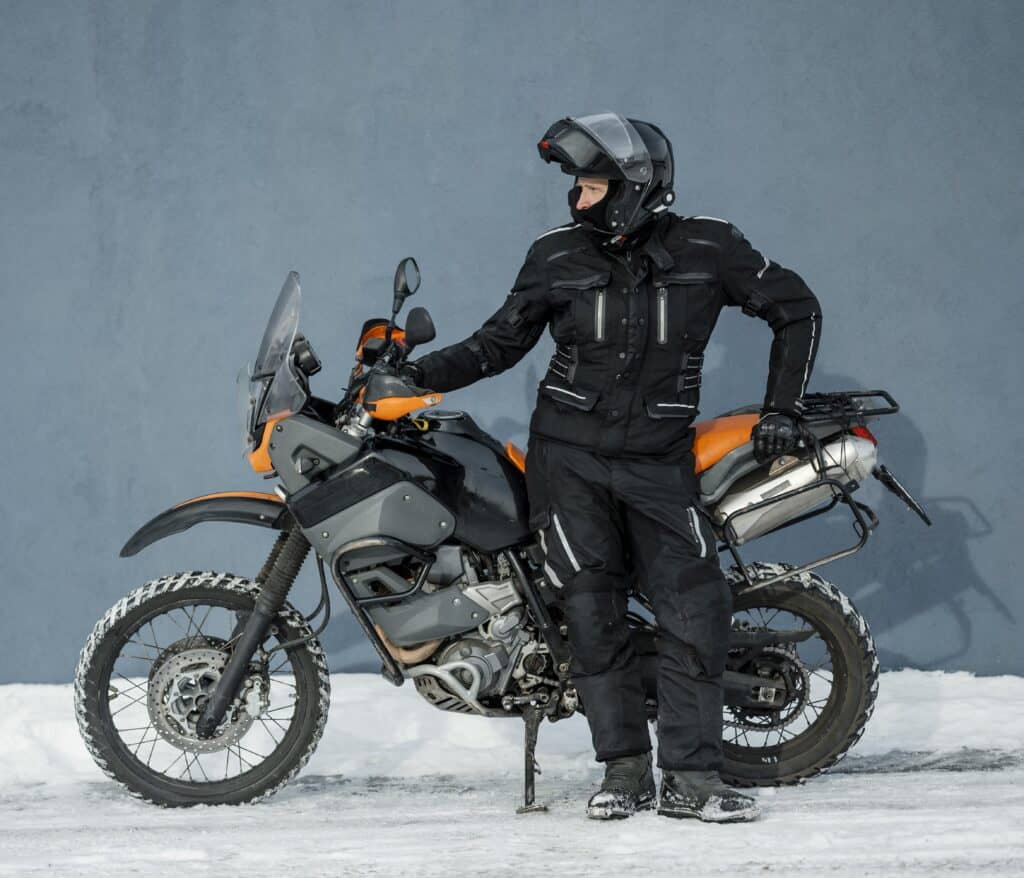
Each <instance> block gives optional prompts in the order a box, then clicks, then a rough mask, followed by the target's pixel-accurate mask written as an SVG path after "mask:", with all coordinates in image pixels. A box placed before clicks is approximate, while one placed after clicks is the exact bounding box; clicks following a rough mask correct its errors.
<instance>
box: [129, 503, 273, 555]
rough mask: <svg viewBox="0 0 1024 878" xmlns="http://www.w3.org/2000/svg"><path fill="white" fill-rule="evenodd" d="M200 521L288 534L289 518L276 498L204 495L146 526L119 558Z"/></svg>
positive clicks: (147, 523)
mask: <svg viewBox="0 0 1024 878" xmlns="http://www.w3.org/2000/svg"><path fill="white" fill-rule="evenodd" d="M202 521H237V522H239V523H241V524H255V525H257V526H259V527H270V528H275V529H276V530H287V529H288V528H289V527H290V526H291V521H292V518H291V514H290V513H289V512H288V508H287V507H286V506H285V505H284V501H283V500H282V499H281V498H280V497H278V496H277V495H276V494H262V493H257V492H255V491H224V492H223V493H220V494H206V495H205V496H203V497H193V498H192V499H191V500H186V501H185V502H184V503H179V504H178V505H177V506H174V507H172V508H171V509H168V510H167V511H166V512H161V513H160V514H159V515H158V516H157V517H156V518H154V519H152V520H150V521H148V522H146V523H145V524H144V525H142V527H140V528H139V529H138V530H137V531H135V533H134V534H132V537H131V539H130V540H128V542H127V543H125V544H124V548H123V549H121V557H122V558H128V557H131V556H132V555H135V554H137V553H138V552H141V551H142V550H143V549H144V548H146V546H148V545H149V544H150V543H155V542H156V541H157V540H162V539H163V538H164V537H169V536H170V535H171V534H176V533H181V532H182V531H183V530H188V529H189V528H190V527H192V525H194V524H199V523H200V522H202Z"/></svg>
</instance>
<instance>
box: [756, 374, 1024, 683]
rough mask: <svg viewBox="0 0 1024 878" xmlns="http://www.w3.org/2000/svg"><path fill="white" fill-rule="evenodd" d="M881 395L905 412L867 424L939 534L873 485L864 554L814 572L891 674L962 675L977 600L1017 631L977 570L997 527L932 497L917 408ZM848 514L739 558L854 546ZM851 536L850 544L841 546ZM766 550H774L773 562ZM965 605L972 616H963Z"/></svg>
mask: <svg viewBox="0 0 1024 878" xmlns="http://www.w3.org/2000/svg"><path fill="white" fill-rule="evenodd" d="M813 384H814V387H813V388H812V390H853V389H863V390H866V389H878V388H877V386H875V387H871V388H867V387H863V386H862V385H860V382H858V381H856V380H855V379H853V378H851V377H849V376H846V375H840V374H838V373H829V372H823V371H817V370H816V371H815V373H814V380H813ZM884 389H888V390H890V392H892V393H893V396H894V397H896V401H897V402H899V403H900V411H899V412H898V413H897V414H895V415H885V416H883V417H880V418H878V419H877V420H875V421H873V422H872V423H871V424H869V427H870V429H871V430H872V432H873V434H874V435H875V438H876V439H878V447H879V462H880V463H883V464H886V465H887V466H888V467H889V468H890V469H891V470H892V471H893V472H894V473H895V475H896V476H897V478H898V479H899V480H900V482H901V483H902V484H903V485H904V486H905V487H906V488H907V490H909V491H910V493H911V494H912V495H913V496H914V497H915V498H916V499H917V500H918V501H919V502H920V503H921V505H922V506H923V507H924V510H925V512H926V513H927V514H928V517H929V518H930V519H931V520H932V526H931V527H928V526H927V525H925V523H924V522H923V521H921V520H920V519H919V518H918V517H917V515H916V514H915V513H913V512H912V511H910V509H908V508H907V507H906V506H905V505H904V504H903V503H902V502H901V501H900V500H898V499H897V498H896V497H895V496H893V495H892V494H890V493H889V492H888V491H887V490H886V489H885V488H883V487H882V486H881V485H880V484H879V483H878V482H876V481H875V480H874V479H869V480H868V481H867V482H865V483H862V486H861V488H860V491H859V496H858V497H857V499H859V500H860V501H861V502H866V503H867V504H868V505H869V506H871V507H872V508H873V509H874V510H875V512H876V514H877V515H878V517H879V526H878V527H877V528H876V529H875V531H874V532H873V533H872V535H871V537H870V538H869V539H868V542H867V543H866V544H865V546H864V548H863V549H861V550H860V551H859V552H857V553H855V554H854V555H851V556H849V557H847V558H843V559H841V560H839V561H836V562H833V563H832V564H829V565H826V566H824V567H821V568H817V569H816V571H815V572H817V573H819V574H820V575H821V576H823V577H824V578H825V579H828V580H830V581H832V582H834V583H835V584H836V585H837V586H838V587H839V588H840V589H841V590H842V591H843V592H844V593H845V594H847V595H848V596H849V597H850V598H851V599H852V600H853V601H854V603H855V604H856V605H857V608H858V609H859V610H860V612H861V614H862V615H863V616H864V617H865V619H867V621H868V624H869V625H870V626H871V631H872V634H873V636H874V639H875V645H876V647H877V648H878V654H879V660H880V661H881V663H882V666H883V667H884V668H887V669H893V668H902V667H914V668H921V669H925V670H930V669H936V668H948V667H950V666H951V665H952V666H954V667H955V665H956V660H957V659H958V658H960V657H962V656H964V655H965V654H966V653H967V652H968V650H969V649H970V648H971V645H972V638H973V631H972V622H971V617H972V615H974V614H976V613H977V603H978V601H977V598H978V597H980V598H982V599H983V600H984V601H985V602H986V603H987V604H988V606H989V607H991V608H992V609H993V610H994V611H996V612H997V613H998V614H1000V615H1001V616H1002V617H1003V618H1005V619H1007V620H1009V623H1010V624H1014V623H1015V621H1016V620H1015V619H1014V618H1013V614H1012V612H1011V610H1010V608H1009V607H1007V606H1006V604H1005V603H1004V602H1003V601H1002V600H1000V598H999V596H998V595H997V594H996V593H995V592H994V591H993V590H992V589H991V588H990V587H989V585H988V584H987V583H986V582H985V580H984V579H983V578H982V577H981V575H980V574H979V573H978V571H977V569H976V568H975V567H974V564H973V563H972V560H971V551H970V549H971V543H972V542H974V541H976V540H979V539H981V538H984V537H986V536H988V535H989V534H990V533H991V532H992V524H991V522H990V521H989V520H988V519H987V518H986V517H985V515H984V513H983V512H982V511H981V510H980V509H979V508H978V507H977V505H976V504H975V503H974V501H973V500H971V499H970V498H969V497H930V496H928V494H927V485H925V484H924V478H925V472H926V466H925V464H926V460H927V451H928V447H927V443H926V440H925V437H924V435H923V434H922V433H921V431H920V430H919V429H918V428H917V427H916V425H915V421H914V411H913V402H912V401H910V402H908V401H907V400H900V398H899V393H897V392H893V391H892V389H891V388H889V387H885V388H884ZM842 509H843V508H842V507H838V508H836V509H834V510H831V511H830V512H828V513H826V514H825V515H822V516H821V518H820V519H818V520H817V521H818V522H819V523H817V524H816V523H814V522H811V523H808V524H806V525H802V526H797V527H794V528H792V529H791V532H790V533H787V532H786V531H783V532H781V533H779V534H776V535H773V536H768V537H764V538H762V540H759V541H756V542H755V543H752V544H751V551H750V552H749V553H745V554H744V553H743V552H742V550H741V554H743V558H744V561H751V560H754V559H753V554H754V552H755V548H754V547H756V552H757V553H758V555H759V557H761V556H763V557H764V559H765V560H777V561H778V560H782V561H787V562H789V563H803V562H805V561H808V560H811V559H812V558H815V557H820V556H821V555H823V554H825V552H826V551H833V550H835V549H838V548H839V547H840V546H847V545H850V544H852V543H853V542H855V539H856V535H855V534H854V533H853V531H852V529H851V530H845V529H846V528H851V516H850V514H849V512H848V511H845V510H843V511H841V510H842ZM826 531H827V533H825V532H826ZM844 532H845V533H846V534H852V535H853V538H846V537H845V536H844V537H839V536H838V534H840V533H844ZM815 534H821V539H820V541H817V540H815V539H813V535H815ZM843 540H845V542H844V541H843ZM769 545H770V546H772V550H771V551H769V552H767V554H766V553H765V549H766V548H767V547H768V546H769ZM812 553H814V554H812ZM748 555H749V557H748ZM968 602H970V604H971V605H972V609H971V611H970V613H969V612H968V611H967V609H966V607H965V605H966V604H967V603H968Z"/></svg>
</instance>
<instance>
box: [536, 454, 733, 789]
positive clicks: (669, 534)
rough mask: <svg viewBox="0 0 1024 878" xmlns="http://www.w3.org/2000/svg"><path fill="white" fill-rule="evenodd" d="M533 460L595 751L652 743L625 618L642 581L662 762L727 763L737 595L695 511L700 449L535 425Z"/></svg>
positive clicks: (550, 567)
mask: <svg viewBox="0 0 1024 878" xmlns="http://www.w3.org/2000/svg"><path fill="white" fill-rule="evenodd" d="M526 467H527V471H526V476H527V485H528V489H529V495H530V509H531V517H532V518H533V520H534V521H536V522H539V523H540V524H541V529H540V537H541V542H542V546H543V549H544V552H545V559H546V560H545V571H546V574H547V578H548V580H549V582H550V583H551V585H552V586H554V587H555V589H557V590H558V593H559V597H560V601H561V605H562V609H563V612H564V615H565V623H566V625H567V629H568V640H569V648H570V650H571V653H572V659H571V662H570V666H569V673H570V677H571V679H572V681H573V683H574V685H575V686H576V689H577V691H578V693H579V695H580V699H581V701H582V702H583V709H584V711H585V713H586V717H587V722H588V724H589V725H590V732H591V737H592V740H593V745H594V751H595V754H596V758H597V760H598V761H600V762H604V761H607V760H609V759H613V758H615V757H617V756H625V755H629V754H635V753H644V752H647V751H649V750H650V749H651V741H650V736H649V734H648V730H647V715H646V710H645V705H644V702H645V694H644V688H643V682H642V676H641V667H640V659H639V657H638V655H637V653H636V651H635V648H634V643H633V640H632V638H631V636H630V633H629V628H628V626H627V623H626V621H625V613H626V606H627V601H628V597H627V587H628V585H629V583H630V582H631V581H635V583H636V585H637V588H638V590H639V591H641V592H642V593H643V594H645V595H646V596H647V597H648V599H649V600H650V603H651V606H652V609H653V611H654V616H655V620H656V622H657V625H658V628H659V636H658V638H657V639H656V644H657V648H658V659H657V661H658V667H657V689H658V725H657V733H658V765H659V767H661V768H662V769H676V770H692V771H696V770H704V771H707V770H718V769H720V768H721V767H722V673H723V671H724V670H725V660H726V653H727V651H728V636H729V628H730V622H731V613H732V597H731V593H730V590H729V587H728V585H727V583H726V581H725V577H724V575H723V574H722V570H721V568H720V566H719V561H718V553H717V551H716V547H715V541H714V536H713V534H712V532H711V528H710V526H709V524H708V522H707V521H706V520H705V519H704V517H703V515H702V514H701V512H700V511H699V509H700V499H699V494H698V486H697V476H696V474H695V472H694V457H693V453H692V452H689V453H687V455H686V456H685V457H684V458H683V460H682V461H680V462H677V463H665V462H662V461H657V460H652V461H651V462H646V461H642V462H641V461H637V460H635V459H624V458H615V457H605V456H603V455H600V454H595V453H592V452H590V451H588V450H586V449H583V448H579V447H574V446H570V445H565V444H561V443H557V442H553V441H549V440H546V439H543V438H541V437H538V436H533V437H531V441H530V447H529V454H528V455H527V464H526ZM545 522H546V524H545Z"/></svg>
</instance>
